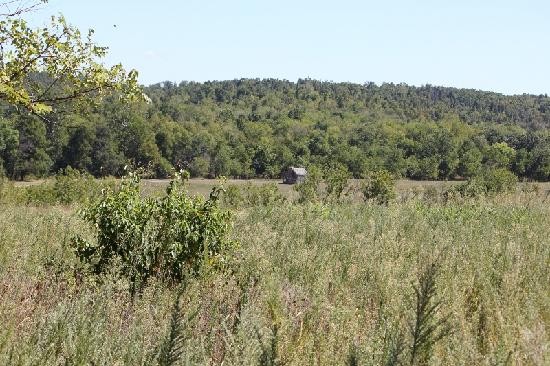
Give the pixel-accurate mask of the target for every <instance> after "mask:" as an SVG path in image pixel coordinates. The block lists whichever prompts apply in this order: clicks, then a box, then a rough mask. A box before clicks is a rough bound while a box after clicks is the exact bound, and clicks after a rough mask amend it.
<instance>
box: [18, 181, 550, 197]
mask: <svg viewBox="0 0 550 366" xmlns="http://www.w3.org/2000/svg"><path fill="white" fill-rule="evenodd" d="M48 181H50V180H36V181H29V182H19V181H15V182H13V184H14V186H15V187H29V186H36V185H41V184H43V183H45V182H48ZM169 181H170V180H168V179H144V180H142V185H143V191H144V192H145V193H154V192H160V191H162V190H163V189H164V188H165V187H166V186H167V185H168V182H169ZM350 182H351V185H352V186H354V187H359V186H360V185H361V183H362V181H361V180H360V179H352V180H350ZM461 182H462V181H428V180H409V179H399V180H397V181H396V185H395V189H396V192H397V193H398V194H402V193H406V192H409V191H412V190H425V189H426V188H430V187H431V188H435V189H439V190H441V189H444V188H448V187H451V186H452V185H454V184H459V183H461ZM219 183H220V181H219V180H217V179H203V178H193V179H190V180H189V181H188V187H189V193H190V194H192V195H195V194H199V195H202V196H207V195H208V194H209V193H210V191H211V190H212V188H213V187H215V186H216V185H218V184H219ZM247 184H250V185H252V186H261V185H264V184H275V185H276V186H277V188H278V189H279V191H280V192H281V193H282V194H283V195H284V196H285V197H287V198H293V197H295V192H294V189H293V187H294V186H293V185H289V184H283V183H282V181H281V180H280V179H247V180H245V179H228V180H227V182H226V185H236V186H239V187H242V186H245V185H247ZM526 186H530V187H536V189H537V190H538V192H539V193H540V194H541V195H545V194H546V193H548V192H550V182H529V183H520V184H519V187H526Z"/></svg>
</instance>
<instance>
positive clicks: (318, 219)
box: [0, 180, 550, 365]
mask: <svg viewBox="0 0 550 366" xmlns="http://www.w3.org/2000/svg"><path fill="white" fill-rule="evenodd" d="M229 183H233V182H229ZM212 184H213V182H212V181H208V180H191V182H190V186H189V190H190V192H191V193H193V194H206V193H207V192H208V191H209V190H210V189H211V187H212ZM252 184H263V182H259V181H255V182H253V183H252ZM446 184H451V183H442V184H436V183H429V184H428V185H431V186H432V187H433V188H426V183H422V182H420V183H419V182H406V181H400V182H398V183H397V190H398V197H397V199H395V200H393V201H392V202H391V203H390V204H389V205H387V206H386V205H377V204H374V203H364V202H361V201H359V200H356V199H351V200H348V201H346V202H344V203H307V204H297V203H294V202H292V198H293V195H294V194H295V192H293V191H292V187H291V186H283V185H280V184H278V185H277V187H279V189H281V190H282V192H283V194H284V195H285V197H287V198H288V199H287V200H286V201H282V202H279V201H277V202H273V203H269V204H257V205H245V206H238V205H237V206H232V207H228V209H230V210H231V212H232V219H231V226H232V229H231V233H230V236H231V239H233V240H234V241H235V242H236V243H238V244H237V245H236V246H235V247H234V248H232V249H231V251H230V252H228V253H226V256H225V258H226V261H225V262H224V263H223V264H222V265H221V266H219V267H216V268H209V269H205V270H204V271H200V272H199V274H198V275H197V276H195V277H192V278H189V279H188V281H186V283H185V286H178V285H175V284H166V283H164V282H162V281H160V280H153V281H151V282H150V283H149V284H148V285H147V286H146V287H145V289H144V290H143V292H142V293H141V294H139V295H136V296H134V297H132V296H130V295H129V292H128V283H127V282H126V281H125V280H124V279H121V278H120V276H119V275H118V273H117V268H116V266H113V269H112V273H110V274H109V275H107V276H106V277H103V278H98V277H95V276H92V275H90V274H89V273H87V272H86V269H85V267H84V266H83V265H82V264H81V263H80V262H79V260H78V259H77V257H76V255H75V253H74V252H73V250H72V248H71V245H70V243H71V240H72V237H74V236H75V235H77V234H80V235H84V236H87V237H89V238H93V232H92V231H91V228H90V227H89V225H87V224H86V223H85V222H84V221H83V220H82V219H81V218H80V216H79V215H78V213H77V212H78V210H79V208H80V207H81V206H82V205H84V204H85V203H72V204H58V203H56V204H32V203H14V202H5V203H3V204H1V205H0V364H2V365H60V364H65V365H148V364H163V365H165V364H181V365H548V364H549V363H550V200H549V199H548V192H547V186H540V187H538V188H537V189H518V191H517V192H515V193H511V194H503V195H499V196H496V197H480V198H476V199H464V200H441V199H438V189H439V188H440V187H441V186H442V185H446ZM163 185H165V183H164V182H163V181H144V182H143V191H144V192H146V193H147V194H150V195H154V194H155V192H157V190H158V189H159V188H160V187H162V186H163ZM4 189H5V190H6V189H8V190H17V189H22V187H14V186H13V185H11V186H10V187H8V188H4ZM418 191H424V192H425V193H426V194H423V195H421V194H417V193H418ZM163 347H164V348H166V347H168V348H170V349H171V350H172V351H173V352H171V353H170V355H171V356H172V357H171V358H170V357H169V358H166V359H155V358H154V357H153V355H155V354H156V353H158V350H159V349H163Z"/></svg>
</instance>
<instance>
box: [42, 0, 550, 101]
mask: <svg viewBox="0 0 550 366" xmlns="http://www.w3.org/2000/svg"><path fill="white" fill-rule="evenodd" d="M59 12H61V13H63V14H64V15H65V16H66V18H67V19H68V21H69V22H70V23H72V24H73V25H76V26H78V27H79V28H81V29H82V30H85V29H88V28H94V29H95V31H96V37H95V39H96V40H97V41H98V43H99V44H102V45H106V46H109V47H110V56H109V58H108V62H110V63H112V62H122V63H123V64H124V66H125V67H126V68H136V69H137V70H138V71H139V72H140V81H141V82H142V83H144V84H150V83H155V82H160V81H164V80H170V81H175V82H179V81H181V80H196V81H204V80H222V79H234V78H242V77H247V78H248V77H250V78H255V77H259V78H264V77H274V78H284V79H289V80H296V79H298V78H304V77H311V78H315V79H321V80H333V81H352V82H358V83H363V82H366V81H374V82H376V83H381V82H396V83H397V82H406V83H408V84H413V85H423V84H427V83H429V84H433V85H445V86H456V87H467V88H475V89H484V90H492V91H497V92H502V93H507V94H517V93H534V94H539V93H548V94H550V1H544V0H516V1H508V0H501V1H496V0H485V1H484V0H477V1H473V0H462V1H459V0H455V1H444V0H440V1H435V0H418V1H413V0H410V1H405V0H387V1H359V0H355V1H352V0H339V1H323V0H317V1H309V0H307V1H300V0H294V1H289V0H278V1H260V0H257V1H252V0H235V1H229V0H226V1H222V0H181V1H176V0H165V1H162V0H157V1H141V0H139V1H137V0H134V1H130V0H110V1H108V0H94V1H83V0H82V1H80V0H50V3H49V4H48V5H47V6H46V7H45V8H44V9H42V10H41V11H39V12H38V13H36V14H34V15H33V18H35V20H36V21H39V20H40V19H45V18H46V16H47V15H50V14H55V13H59ZM114 25H116V27H114Z"/></svg>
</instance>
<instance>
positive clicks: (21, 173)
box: [9, 116, 53, 179]
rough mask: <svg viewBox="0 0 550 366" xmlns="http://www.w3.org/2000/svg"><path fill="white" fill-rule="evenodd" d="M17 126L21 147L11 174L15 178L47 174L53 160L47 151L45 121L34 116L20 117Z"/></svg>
mask: <svg viewBox="0 0 550 366" xmlns="http://www.w3.org/2000/svg"><path fill="white" fill-rule="evenodd" d="M16 128H17V129H18V131H19V147H18V150H17V153H16V156H15V162H14V164H13V168H12V171H11V172H9V173H10V175H11V176H12V177H13V178H15V179H23V178H25V177H27V176H35V177H42V176H45V175H46V174H47V173H48V172H49V170H50V167H51V166H52V164H53V161H52V159H51V158H50V157H49V155H48V154H47V153H46V149H47V145H48V140H47V139H46V127H45V126H44V123H43V122H42V121H41V120H40V119H38V118H36V117H32V116H28V117H20V118H19V119H18V120H17V123H16Z"/></svg>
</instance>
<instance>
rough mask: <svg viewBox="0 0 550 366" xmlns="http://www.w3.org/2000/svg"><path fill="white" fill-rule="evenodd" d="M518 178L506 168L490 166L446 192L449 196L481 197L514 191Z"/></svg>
mask: <svg viewBox="0 0 550 366" xmlns="http://www.w3.org/2000/svg"><path fill="white" fill-rule="evenodd" d="M517 183H518V178H517V177H516V176H515V175H514V173H512V172H511V171H509V170H507V169H504V168H490V169H488V170H486V171H484V172H483V173H481V174H479V175H477V176H475V177H473V178H471V179H469V180H468V181H467V182H465V183H462V184H459V185H456V186H453V187H452V188H451V189H449V190H448V191H447V193H446V196H447V197H454V196H457V195H458V196H461V197H479V196H483V195H487V194H489V195H495V194H501V193H507V192H512V191H514V190H515V189H516V187H517Z"/></svg>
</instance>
